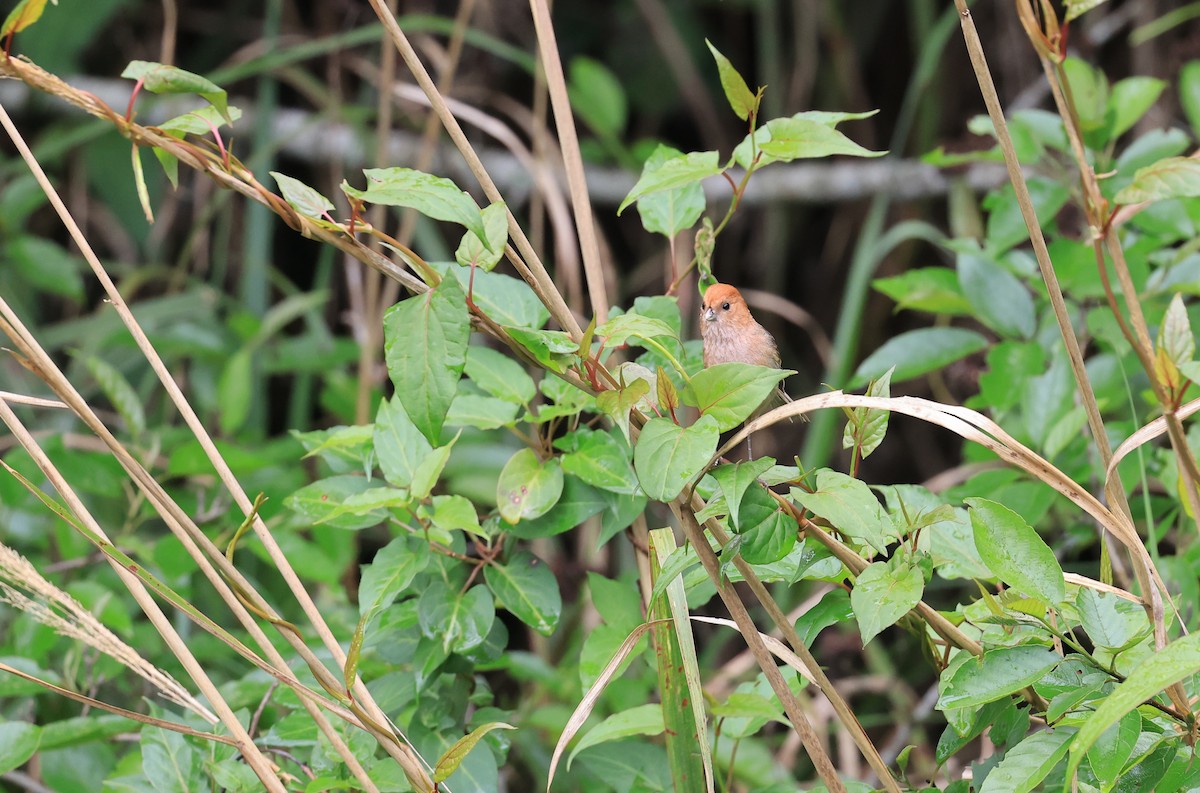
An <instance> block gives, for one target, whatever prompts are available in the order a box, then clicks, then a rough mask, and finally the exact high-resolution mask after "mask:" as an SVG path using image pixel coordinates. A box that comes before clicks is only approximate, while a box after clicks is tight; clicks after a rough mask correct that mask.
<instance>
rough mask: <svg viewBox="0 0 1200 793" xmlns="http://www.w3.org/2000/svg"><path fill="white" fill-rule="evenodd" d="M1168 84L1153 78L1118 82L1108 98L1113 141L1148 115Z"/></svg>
mask: <svg viewBox="0 0 1200 793" xmlns="http://www.w3.org/2000/svg"><path fill="white" fill-rule="evenodd" d="M1166 87H1167V84H1166V83H1165V82H1164V81H1162V80H1158V79H1155V78H1153V77H1126V78H1125V79H1124V80H1118V81H1117V83H1116V84H1115V85H1113V87H1112V94H1111V95H1110V96H1109V97H1108V113H1109V116H1110V118H1111V122H1110V123H1111V124H1112V131H1111V132H1110V133H1109V134H1110V136H1111V139H1112V140H1116V139H1117V138H1118V137H1120V136H1121V135H1122V134H1124V133H1125V132H1126V131H1128V130H1129V129H1130V128H1131V127H1132V126H1133V125H1134V124H1136V123H1137V122H1138V121H1139V120H1140V119H1141V118H1142V116H1144V115H1146V111H1148V110H1149V109H1150V108H1151V107H1152V106H1153V105H1154V103H1155V102H1157V101H1158V97H1159V95H1160V94H1161V93H1162V92H1163V89H1164V88H1166Z"/></svg>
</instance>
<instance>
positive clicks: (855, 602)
mask: <svg viewBox="0 0 1200 793" xmlns="http://www.w3.org/2000/svg"><path fill="white" fill-rule="evenodd" d="M924 591H925V578H924V576H922V575H921V571H920V570H919V569H918V568H917V567H915V566H913V565H910V564H901V565H898V566H897V569H895V570H893V569H891V565H889V564H887V563H886V562H875V563H874V564H871V565H869V566H868V567H867V569H866V570H863V571H862V572H861V573H859V574H858V578H856V579H855V580H854V589H852V590H850V605H851V606H852V607H853V608H854V616H855V617H857V618H858V630H859V633H861V634H862V640H863V644H866V643H867V642H869V641H871V639H874V638H875V637H876V636H877V635H879V633H880V631H882V630H883V629H884V628H887V627H889V626H891V625H894V624H896V621H897V620H899V619H900V618H901V617H903V616H904V615H905V614H907V613H908V612H910V611H912V609H913V608H914V607H915V606H916V605H917V604H918V603H919V602H921V594H922V593H923V592H924Z"/></svg>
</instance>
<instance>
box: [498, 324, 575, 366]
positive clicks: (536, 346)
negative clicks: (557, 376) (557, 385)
mask: <svg viewBox="0 0 1200 793" xmlns="http://www.w3.org/2000/svg"><path fill="white" fill-rule="evenodd" d="M504 330H506V331H507V332H508V335H509V336H512V338H513V341H515V342H517V343H518V344H520V345H521V346H522V347H524V348H525V349H526V350H527V351H528V352H529V354H530V355H532V356H533V358H534V360H536V361H537V362H538V363H540V364H541V365H542V366H544V367H546V368H547V369H549V370H551V371H553V372H559V373H562V372H565V371H567V368H568V367H569V366H570V365H571V362H572V360H573V359H574V357H575V351H576V350H577V349H578V348H579V345H578V344H576V343H575V342H573V341H572V340H571V337H570V335H568V334H567V333H565V332H564V331H561V330H530V329H528V328H514V327H511V326H505V327H504Z"/></svg>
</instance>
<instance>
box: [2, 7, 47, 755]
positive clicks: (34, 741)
mask: <svg viewBox="0 0 1200 793" xmlns="http://www.w3.org/2000/svg"><path fill="white" fill-rule="evenodd" d="M14 13H15V12H14ZM10 18H11V15H10ZM41 739H42V728H41V727H38V726H36V725H33V724H28V723H26V722H23V721H9V722H4V723H2V724H0V774H7V773H8V772H9V771H13V770H16V769H18V768H20V767H21V766H23V765H25V763H27V762H29V758H31V757H33V755H34V753H35V752H37V750H38V744H39V743H40V742H41Z"/></svg>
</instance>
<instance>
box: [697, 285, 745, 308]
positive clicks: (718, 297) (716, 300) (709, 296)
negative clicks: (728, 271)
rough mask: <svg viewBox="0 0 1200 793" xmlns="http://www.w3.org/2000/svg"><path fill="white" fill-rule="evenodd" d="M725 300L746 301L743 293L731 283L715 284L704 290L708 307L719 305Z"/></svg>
mask: <svg viewBox="0 0 1200 793" xmlns="http://www.w3.org/2000/svg"><path fill="white" fill-rule="evenodd" d="M725 302H729V303H742V304H745V302H746V301H745V300H744V299H743V298H742V293H741V292H739V291H738V290H737V289H735V288H734V287H732V286H730V285H729V284H713V285H712V286H710V287H709V288H708V289H706V290H705V291H704V305H705V306H706V307H713V306H719V305H720V304H722V303H725Z"/></svg>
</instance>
